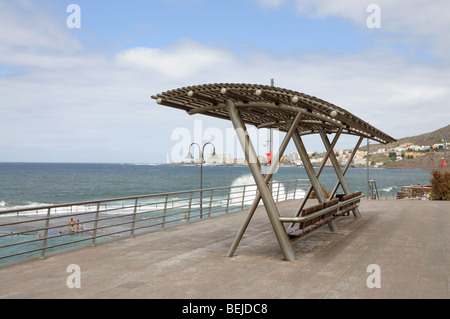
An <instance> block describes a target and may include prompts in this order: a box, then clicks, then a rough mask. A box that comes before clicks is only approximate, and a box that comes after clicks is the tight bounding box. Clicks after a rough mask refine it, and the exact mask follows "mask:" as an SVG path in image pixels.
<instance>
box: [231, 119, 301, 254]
mask: <svg viewBox="0 0 450 319" xmlns="http://www.w3.org/2000/svg"><path fill="white" fill-rule="evenodd" d="M301 118H302V114H300V113H299V114H297V116H296V117H295V118H294V120H293V121H292V123H291V126H290V128H289V130H288V132H287V133H286V136H285V137H284V139H283V141H282V142H281V145H280V148H279V150H278V154H277V155H276V156H272V164H271V165H270V168H269V172H268V173H267V175H266V177H265V180H264V181H265V183H266V184H268V183H270V181H271V179H272V177H273V173H274V172H275V169H276V168H277V166H278V163H279V161H280V158H281V156H283V153H284V151H285V150H286V148H287V146H288V144H289V141H290V139H291V138H292V135H293V134H294V132H295V131H296V128H297V126H298V124H299V123H300V120H301ZM260 201H261V194H260V192H259V191H257V192H256V196H255V199H254V200H253V203H252V205H251V207H250V210H249V211H248V213H247V217H246V219H245V221H244V223H243V224H242V226H241V228H240V230H239V232H238V234H237V235H236V238H235V240H234V242H233V244H232V245H231V248H230V250H229V251H228V257H232V256H233V255H234V253H235V251H236V249H237V246H238V245H239V242H240V241H241V239H242V236H243V235H244V233H245V231H246V230H247V227H248V224H249V223H250V220H251V219H252V217H253V214H254V213H255V210H256V208H258V205H259V202H260Z"/></svg>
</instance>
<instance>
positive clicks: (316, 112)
mask: <svg viewBox="0 0 450 319" xmlns="http://www.w3.org/2000/svg"><path fill="white" fill-rule="evenodd" d="M152 98H153V99H155V100H156V101H157V103H158V104H161V105H165V106H169V107H174V108H178V109H182V110H185V111H186V112H187V113H188V114H204V115H208V116H213V117H217V118H222V119H228V120H229V119H230V118H229V115H228V110H227V108H226V106H225V100H228V99H231V100H233V101H234V103H235V105H236V106H237V107H238V108H239V111H240V113H241V116H242V119H243V121H244V122H245V123H246V124H250V125H255V126H256V127H258V128H276V129H279V130H280V131H282V132H286V131H287V130H288V128H289V123H290V121H291V120H292V118H294V117H295V116H296V115H297V114H298V113H299V112H300V113H302V114H303V117H302V120H301V122H300V124H299V125H298V127H297V130H298V132H299V134H300V135H307V134H315V133H319V131H321V130H324V131H325V132H326V133H335V132H337V131H338V130H339V129H340V128H341V127H342V128H343V131H342V133H344V134H351V135H357V136H363V137H366V138H369V139H372V140H374V141H377V142H379V143H383V144H387V143H391V142H394V141H395V139H394V138H392V137H391V136H389V135H387V134H386V133H383V132H381V131H380V130H378V129H376V128H375V127H373V126H372V125H370V124H369V123H367V122H365V121H363V120H361V119H360V118H358V117H357V116H355V115H353V114H351V113H350V112H348V111H346V110H344V109H343V108H341V107H338V106H336V105H334V104H332V103H329V102H326V101H324V100H321V99H319V98H316V97H314V96H310V95H307V94H304V93H300V92H296V91H292V90H288V89H283V88H279V87H274V86H267V85H258V84H245V83H240V84H239V83H215V84H204V85H195V86H189V87H183V88H179V89H175V90H170V91H167V92H164V93H160V94H157V95H154V96H152Z"/></svg>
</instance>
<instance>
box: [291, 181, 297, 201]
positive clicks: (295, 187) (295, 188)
mask: <svg viewBox="0 0 450 319" xmlns="http://www.w3.org/2000/svg"><path fill="white" fill-rule="evenodd" d="M297 187H298V179H296V180H295V186H294V198H292V199H295V196H296V195H297Z"/></svg>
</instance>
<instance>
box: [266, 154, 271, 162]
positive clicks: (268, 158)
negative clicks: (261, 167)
mask: <svg viewBox="0 0 450 319" xmlns="http://www.w3.org/2000/svg"><path fill="white" fill-rule="evenodd" d="M266 155H267V160H268V161H269V163H270V164H272V152H270V153H266Z"/></svg>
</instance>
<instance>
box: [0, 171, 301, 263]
mask: <svg viewBox="0 0 450 319" xmlns="http://www.w3.org/2000/svg"><path fill="white" fill-rule="evenodd" d="M270 186H271V189H272V194H273V198H274V200H275V201H276V202H279V201H284V200H289V199H299V198H303V196H304V194H305V190H306V189H308V186H309V180H307V179H298V180H289V181H282V182H273V183H271V184H270ZM256 192H257V188H256V185H241V186H232V187H218V188H208V189H198V190H190V191H181V192H171V193H164V194H153V195H142V196H134V197H124V198H115V199H103V200H96V201H88V202H78V203H70V204H60V205H51V206H40V207H31V208H26V209H13V210H3V211H0V263H2V262H8V261H11V260H14V259H18V258H23V257H30V256H39V255H40V257H41V258H45V256H46V253H48V252H51V251H55V250H59V249H66V248H70V247H74V246H78V245H81V244H89V243H90V244H91V245H95V244H96V242H97V241H101V240H105V239H113V238H120V237H122V236H127V237H133V236H135V235H136V234H140V233H143V232H149V231H155V230H160V229H164V228H166V227H169V226H172V225H180V224H182V223H191V222H195V221H200V220H202V219H208V218H212V217H214V216H217V215H224V214H230V213H234V212H239V211H243V210H245V209H246V208H247V207H249V206H250V205H251V204H252V202H253V199H254V198H255V196H256Z"/></svg>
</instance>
